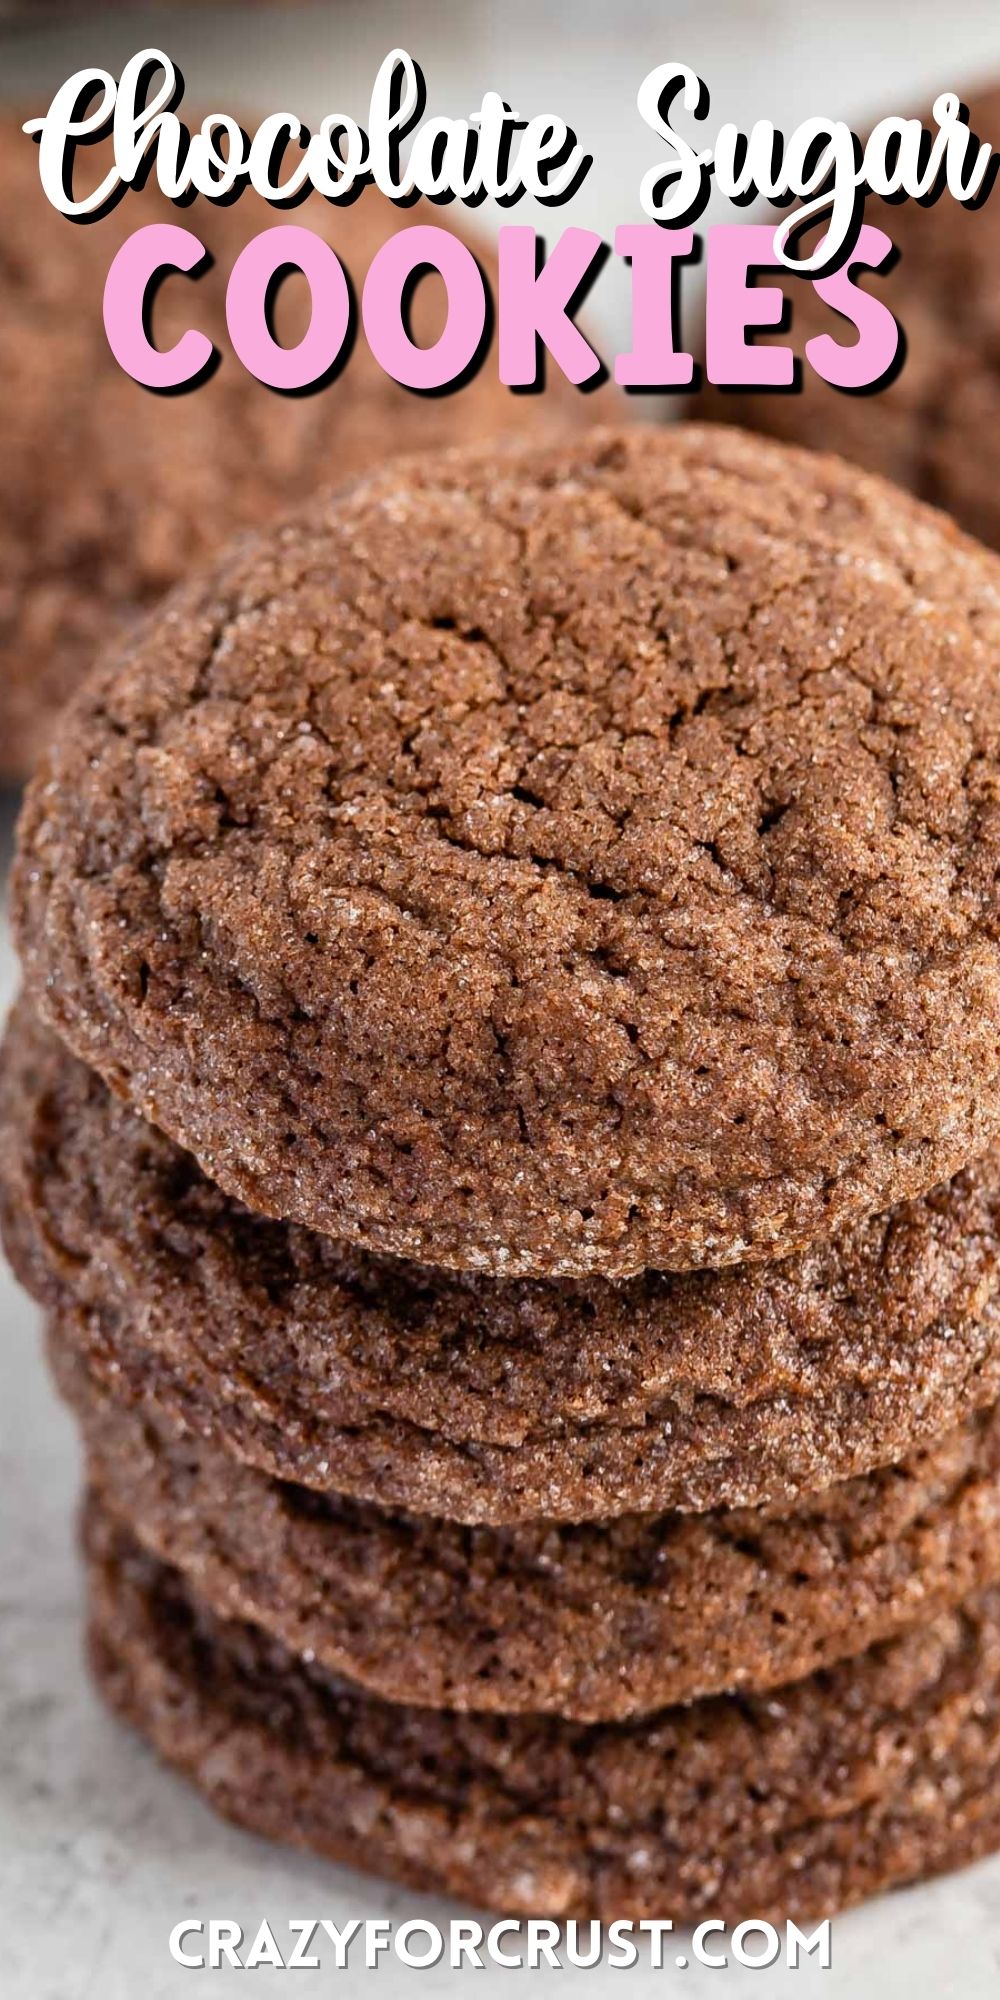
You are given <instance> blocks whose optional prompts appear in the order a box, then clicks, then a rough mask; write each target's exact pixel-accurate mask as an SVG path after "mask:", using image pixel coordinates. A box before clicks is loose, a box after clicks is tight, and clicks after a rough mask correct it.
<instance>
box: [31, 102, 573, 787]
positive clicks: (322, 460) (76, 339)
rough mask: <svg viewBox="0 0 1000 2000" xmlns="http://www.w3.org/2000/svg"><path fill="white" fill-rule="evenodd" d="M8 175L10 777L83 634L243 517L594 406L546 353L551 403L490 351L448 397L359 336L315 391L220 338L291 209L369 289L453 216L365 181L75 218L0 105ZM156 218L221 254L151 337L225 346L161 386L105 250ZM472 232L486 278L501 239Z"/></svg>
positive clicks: (291, 313) (439, 296)
mask: <svg viewBox="0 0 1000 2000" xmlns="http://www.w3.org/2000/svg"><path fill="white" fill-rule="evenodd" d="M32 108H33V110H34V111H37V110H38V106H37V105H35V106H34V107H32ZM25 115H28V114H27V111H26V112H25ZM196 122H197V121H196ZM78 158H79V161H80V171H81V172H83V173H85V174H86V175H87V180H86V182H81V183H80V186H79V188H78V192H79V191H81V190H82V188H83V186H85V185H87V186H96V185H97V184H98V183H99V181H100V180H101V177H102V175H103V174H104V173H105V172H106V170H107V167H108V159H107V157H106V154H105V149H104V147H103V146H101V147H98V148H96V149H93V150H92V149H87V151H86V153H85V154H83V155H80V156H78ZM0 183H2V185H3V188H4V204H3V214H2V218H0V270H2V272H3V283H2V286H0V379H2V381H3V385H4V391H3V397H2V400H0V464H2V465H3V484H2V487H0V777H3V778H20V777H23V776H24V775H25V774H26V772H27V770H28V769H29V767H30V766H31V765H33V763H34V762H35V760H36V757H37V754H38V752H39V750H40V748H41V746H42V743H43V742H44V741H45V740H47V738H48V735H49V731H50V729H51V725H52V721H53V717H54V714H55V712H56V710H57V709H58V707H59V706H60V704H61V703H62V701H63V700H64V699H65V697H66V696H67V694H68V693H69V692H70V690H71V689H72V688H73V687H74V686H75V685H76V684H77V682H78V681H79V679H80V677H81V675H82V673H83V672H84V671H85V670H86V669H87V668H89V667H90V666H91V665H92V664H93V659H94V654H95V649H97V648H99V647H100V646H101V645H102V644H103V643H104V641H105V640H106V639H107V638H108V637H109V636H111V635H113V634H114V632H115V630H116V628H118V627H119V626H120V625H121V624H122V623H123V621H125V620H126V619H128V618H130V617H131V616H132V615H133V614H134V613H135V611H136V609H137V608H141V607H143V606H145V605H148V604H150V603H151V602H153V601H154V600H155V599H156V598H157V597H159V596H160V595H161V593H162V592H163V591H164V590H165V589H166V588H167V586H168V585H170V584H173V583H175V582H176V581H177V580H178V578H180V577H185V576H187V575H189V574H190V572H191V571H192V569H195V568H197V567H198V566H199V565H200V564H201V563H203V562H205V561H206V560H207V559H208V557H209V556H210V555H213V554H214V553H215V551H216V550H217V549H218V548H219V547H220V546H221V545H222V544H223V542H225V540H226V539H227V537H228V536H229V535H231V534H232V533H233V531H234V530H235V529H237V528H241V527H246V526H248V525H250V524H256V523H258V522H261V521H264V520H266V519H269V518H270V517H271V516H272V515H273V514H275V513H276V512H277V511H278V510H279V509H280V508H282V507H284V506H286V505H288V504H290V503H291V502H293V501H294V500H296V499H297V498H298V497H300V496H303V495H306V494H308V493H310V492H311V491H312V489H313V488H314V487H315V486H316V484H317V482H319V481H323V482H326V481H329V480H330V479H332V478H337V479H340V478H344V479H346V478H347V477H349V476H350V475H352V474H354V473H356V472H358V471H360V470H362V469H364V468H367V467H368V466H370V465H374V464H377V463H378V462H379V461H380V460H381V459H383V458H384V457H386V456H387V455H388V454H389V453H391V452H393V451H399V450H410V451H423V450H426V449H427V448H428V447H430V446H432V445H438V444H442V443H450V442H453V441H457V440H459V439H461V438H472V437H485V436H489V435H492V434H493V433H494V432H499V431H501V430H507V429H510V428H511V426H512V425H514V424H516V425H518V426H519V427H520V428H522V429H525V428H527V429H539V428H545V427H547V426H549V425H551V424H552V423H553V422H554V421H555V420H556V418H557V417H558V418H559V419H560V420H561V421H563V422H569V423H580V424H582V423H584V422H585V421H587V420H589V419H590V418H592V416H593V409H592V408H591V407H589V404H590V399H589V398H587V397H581V396H579V395H578V394H577V393H576V392H575V391H571V390H569V389H568V387H567V385H566V384H565V380H564V378H562V377H561V376H559V373H558V371H557V370H553V372H552V386H551V390H550V392H549V393H547V394H546V396H545V397H544V398H539V397H529V398H527V399H525V398H523V397H522V398H520V399H519V400H517V401H516V402H515V401H514V399H512V397H511V396H510V394H509V393H508V391H506V390H505V389H503V388H502V387H501V385H500V383H499V380H498V376H497V367H496V360H495V357H487V359H486V361H485V363H484V365H483V368H482V370H481V371H480V373H479V374H478V375H477V376H476V377H475V379H474V380H473V381H472V382H470V383H469V384H468V386H467V387H466V388H464V389H463V390H462V391H460V392H459V393H457V394H456V395H455V396H446V397H427V396H419V395H411V394H410V393H409V392H408V391H406V390H404V389H402V388H400V387H399V386H398V385H397V384H396V383H394V382H392V381H391V380H390V379H389V377H388V376H386V375H385V374H383V372H382V370H381V369H380V368H379V367H378V365H377V363H376V362H375V360H374V358H373V356H372V354H371V352H370V350H369V348H368V346H367V343H366V342H365V340H364V337H363V335H359V337H358V340H357V342H356V344H355V348H354V351H353V353H352V354H351V357H350V360H349V362H348V364H347V367H346V369H345V370H343V371H342V373H341V374H340V375H339V376H338V377H337V378H336V380H334V381H333V382H332V383H330V384H329V385H328V386H327V388H326V389H325V390H324V391H323V392H322V393H320V394H318V395H316V396H308V397H305V398H301V399H297V398H294V397H293V398H289V397H287V396H281V395H275V394H274V393H272V392H271V391H270V390H268V389H266V388H264V387H263V386H262V385H261V384H260V383H259V382H257V381H256V380H255V379H254V378H253V377H252V376H251V375H249V374H247V372H246V371H245V369H244V368H243V366H242V363H241V362H240V361H239V360H238V359H237V357H236V356H235V354H234V353H233V351H232V344H231V342H230V340H229V336H228V333H227V329H226V316H225V293H226V285H227V282H228V279H229V274H230V271H231V270H232V266H233V264H234V262H235V259H236V257H237V256H238V254H239V252H240V251H241V250H242V249H243V248H244V246H245V245H246V243H248V242H249V241H250V239H251V238H252V237H253V236H255V235H256V234H257V233H258V232H259V231H260V230H261V229H265V228H273V227H274V225H275V224H276V223H278V222H282V221H286V222H287V221H290V222H293V223H294V224H295V225H296V226H299V227H305V228H308V229H313V230H315V231H316V232H317V233H318V234H320V235H322V236H323V237H325V238H326V240H327V241H328V242H330V243H331V244H332V245H333V247H334V249H335V250H336V251H337V253H338V255H339V256H340V257H341V258H342V261H343V263H344V265H345V267H346V269H347V271H348V274H349V276H350V278H351V280H352V282H353V285H354V288H355V291H356V292H357V293H358V294H359V295H360V289H361V286H362V284H363V281H364V278H365V275H366V272H367V270H368V266H369V264H370V262H371V259H372V257H373V255H374V253H375V251H376V250H377V249H378V248H379V247H380V245H381V244H382V243H383V242H384V241H385V240H386V238H387V237H388V236H390V235H392V234H393V233H394V231H396V230H397V229H399V228H401V227H405V226H409V225H410V224H413V223H433V224H434V225H435V226H437V227H445V228H452V227H454V220H455V215H454V212H453V213H452V214H451V215H450V216H448V217H445V215H444V213H443V211H442V210H441V209H431V208H430V207H426V208H421V209H414V210H407V211H403V212H397V211H396V210H395V209H394V208H393V207H392V205H391V204H390V203H389V202H387V201H385V200H384V198H383V197H382V196H381V195H380V194H379V193H378V191H377V190H374V191H373V190H370V189H369V190H367V191H366V193H365V194H364V196H363V197H362V199H361V200H360V201H358V202H357V203H356V204H355V205H354V206H353V207H349V208H343V209H339V208H335V207H332V206H331V205H330V204H329V203H328V202H324V201H323V200H322V199H320V197H318V196H316V197H314V198H311V199H310V200H308V201H307V202H305V203H304V204H302V205H300V206H299V207H298V208H296V209H295V210H294V211H293V212H292V214H291V215H290V216H288V215H285V216H283V215H282V214H281V213H280V212H279V211H276V210H275V209H273V208H271V207H269V206H268V204H267V203H266V202H264V201H262V200H261V199H260V197H259V196H257V195H256V194H254V193H253V191H252V190H250V191H249V192H247V193H245V194H243V195H242V196H241V197H240V200H239V201H238V202H237V203H235V204H234V205H233V206H232V207H228V208H215V207H213V206H211V205H210V204H209V203H207V202H206V201H204V200H202V199H199V200H197V201H196V202H195V204H194V206H193V207H191V208H188V209H184V210H181V211H178V210H177V209H176V208H175V207H174V206H173V204H172V203H171V202H170V201H168V200H167V199H166V197H164V196H163V195H161V194H160V193H159V190H158V188H157V186H156V182H155V178H154V179H153V180H152V181H151V182H150V183H149V184H148V185H147V186H146V187H145V188H144V189H142V190H141V191H139V190H133V191H131V192H129V193H128V194H127V195H126V196H125V198H124V199H123V200H122V201H121V202H119V204H118V206H117V207H116V208H115V209H114V210H113V212H112V213H111V215H109V216H108V217H106V218H105V219H103V220H101V221H100V222H98V223H95V224H90V225H88V226H86V227H82V226H79V225H75V224H73V223H71V222H69V221H68V220H66V219H65V218H64V217H62V216H60V215H58V214H57V212H56V211H55V209H53V208H52V207H50V205H49V203H48V202H47V201H46V199H45V197H44V195H43V193H42V190H41V186H40V184H39V179H38V157H37V152H36V149H35V146H34V145H33V144H32V141H31V140H30V139H29V138H27V137H26V136H25V134H24V133H23V132H22V131H21V129H20V119H19V118H18V117H16V116H13V115H11V114H10V113H7V114H6V115H5V116H4V117H2V118H0ZM157 222H159V223H163V222H167V223H170V224H173V225H174V226H176V225H177V224H181V225H182V226H183V227H184V228H186V229H190V230H193V231H194V232H195V234H196V235H197V236H199V238H200V240H201V241H202V242H203V243H205V244H206V245H207V247H208V249H209V251H210V253H211V255H212V257H213V259H214V263H213V266H212V268H211V269H210V270H209V271H208V272H207V273H206V274H205V275H204V276H203V277H201V278H200V279H199V280H198V281H197V283H192V282H191V281H190V280H189V279H187V278H185V277H183V276H175V277H172V278H168V279H167V281H166V282H165V283H164V284H163V286H162V287H161V289H160V290H159V292H158V294H157V297H156V303H155V313H154V339H155V341H156V344H157V345H158V346H159V347H162V348H169V347H171V346H173V344H174V342H175V341H176V340H178V339H179V338H180V337H181V335H182V334H183V333H184V332H185V331H186V329H187V328H188V327H189V326H191V325H195V326H197V327H198V328H200V330H201V331H202V332H204V333H205V334H207V335H208V336H209V338H210V339H212V340H213V341H214V342H215V345H216V347H217V348H218V350H219V352H220V354H221V355H222V362H221V365H220V367H219V368H218V371H217V373H216V374H215V376H214V378H213V379H212V380H211V381H209V382H207V383H204V384H202V385H201V386H200V387H199V388H198V389H197V390H196V391H194V392H193V393H191V394H187V395H182V396H176V397H173V398H171V399H170V400H169V401H166V402H165V401H164V400H163V398H162V397H160V396H157V395H153V394H150V392H149V391H148V390H145V389H142V388H140V387H139V385H138V384H137V383H136V382H134V381H132V380H131V378H130V377H129V376H128V375H126V374H124V373H123V371H122V370H121V369H120V368H119V366H118V363H117V361H116V360H115V359H114V357H113V355H112V353H111V350H110V348H109V346H108V342H107V338H106V336H105V332H104V325H103V318H102V310H101V300H102V293H103V289H104V282H105V278H106V276H107V273H108V269H109V266H110V264H111V261H112V258H113V257H114V255H115V253H116V252H117V251H118V249H119V248H120V247H121V244H122V243H123V242H124V240H125V239H126V237H128V236H129V235H131V233H132V232H133V230H135V229H137V228H139V227H143V226H147V225H148V224H150V223H157ZM472 241H473V247H474V248H475V251H476V255H477V256H478V258H479V260H480V262H481V263H482V264H483V266H484V268H485V269H486V270H487V274H488V276H489V277H490V280H491V283H492V282H493V279H494V278H495V265H494V261H493V257H492V253H491V252H489V251H487V250H485V249H484V248H483V247H482V246H481V245H480V244H478V243H476V242H475V239H472ZM443 300H444V293H443V286H442V284H441V281H440V279H438V278H434V279H428V280H427V281H426V283H425V285H424V286H422V287H421V288H420V291H419V293H418V303H417V308H416V324H415V328H414V333H415V337H416V338H417V339H419V340H421V341H428V340H431V339H434V338H436V336H437V333H438V332H439V330H440V327H441V325H442V324H443V316H444V304H443ZM307 315H308V306H307V295H306V291H305V284H304V281H303V280H301V279H295V280H292V281H290V282H289V283H288V284H286V285H285V286H284V287H283V288H282V291H281V293H280V296H279V300H278V306H277V328H276V331H277V335H278V337H279V339H281V340H282V341H283V342H284V343H285V344H286V345H294V344H295V343H297V341H298V340H299V339H300V338H301V336H302V333H303V332H304V330H305V326H306V323H307ZM560 384H561V386H560Z"/></svg>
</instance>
